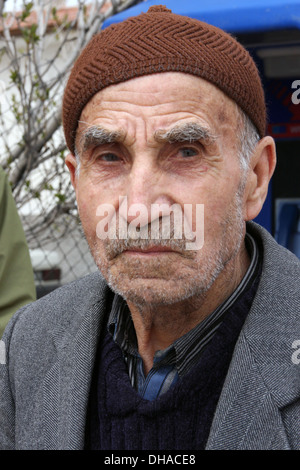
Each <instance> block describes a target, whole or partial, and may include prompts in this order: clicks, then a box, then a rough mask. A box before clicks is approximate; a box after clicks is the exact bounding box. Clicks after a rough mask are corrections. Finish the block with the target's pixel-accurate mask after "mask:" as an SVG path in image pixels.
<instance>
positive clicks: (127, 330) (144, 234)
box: [0, 6, 300, 450]
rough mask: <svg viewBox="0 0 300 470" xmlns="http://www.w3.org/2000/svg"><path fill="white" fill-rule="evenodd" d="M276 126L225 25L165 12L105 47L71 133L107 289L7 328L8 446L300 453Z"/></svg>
mask: <svg viewBox="0 0 300 470" xmlns="http://www.w3.org/2000/svg"><path fill="white" fill-rule="evenodd" d="M265 121H266V118H265V103H264V96H263V91H262V86H261V82H260V79H259V75H258V73H257V70H256V67H255V65H254V63H253V61H252V59H251V58H250V56H249V54H248V53H247V52H246V50H245V49H244V48H243V47H242V46H241V45H240V44H239V43H237V42H236V41H235V40H234V39H233V38H232V37H231V36H229V35H227V34H226V33H224V32H223V31H221V30H219V29H218V28H215V27H213V26H210V25H207V24H205V23H202V22H199V21H196V20H193V19H190V18H186V17H181V16H178V15H175V14H173V13H172V12H171V11H170V10H168V9H166V8H165V7H162V6H158V7H152V8H150V9H149V11H148V12H147V13H145V14H142V15H139V16H138V17H135V18H130V19H128V20H126V21H125V22H123V23H120V24H117V25H113V26H111V27H109V28H107V29H106V30H104V31H103V32H101V33H100V34H99V35H96V36H95V37H94V38H93V39H92V41H91V42H90V44H89V45H88V46H87V47H86V48H85V49H84V51H83V52H82V54H81V56H80V57H79V59H78V60H77V62H76V63H75V65H74V68H73V70H72V73H71V75H70V78H69V81H68V83H67V86H66V90H65V94H64V102H63V125H64V131H65V136H66V141H67V145H68V147H69V149H70V154H69V155H68V157H67V159H66V164H67V166H68V168H69V171H70V175H71V179H72V183H73V185H74V188H75V192H76V198H77V203H78V209H79V214H80V218H81V222H82V226H83V230H84V232H85V235H86V238H87V240H88V243H89V246H90V249H91V252H92V254H93V257H94V259H95V262H96V264H97V266H98V268H99V271H100V272H101V274H100V273H95V274H92V275H89V276H87V277H85V278H84V279H82V280H79V281H76V282H74V283H72V284H70V285H68V286H64V287H62V288H61V289H58V290H57V291H55V292H54V293H51V294H50V295H48V296H46V297H45V298H43V299H41V300H39V301H37V302H35V303H34V304H32V305H31V306H29V307H25V308H23V309H22V310H20V311H19V312H18V313H17V314H16V315H15V316H14V318H13V320H12V321H11V322H10V325H9V326H8V327H7V329H6V332H5V335H4V341H5V345H6V352H7V358H6V364H5V365H4V364H3V365H2V366H1V373H2V376H1V405H0V406H1V414H0V442H1V448H3V449H6V448H8V449H14V448H17V449H105V450H110V449H118V450H123V449H126V450H135V449H139V450H143V449H144V450H145V449H151V450H163V449H169V450H170V449H174V450H196V449H297V448H299V443H300V435H299V429H300V426H299V412H300V400H299V395H300V393H299V390H300V380H299V371H300V369H299V368H300V365H299V364H298V363H299V361H298V353H297V349H296V348H297V344H298V340H299V339H300V329H299V315H298V314H299V309H300V295H299V274H300V263H299V260H298V259H297V258H296V257H295V256H294V255H292V254H291V253H290V252H288V251H286V250H285V249H284V248H282V247H280V246H278V245H277V244H276V242H275V241H274V240H273V238H272V237H271V236H270V235H269V234H268V233H267V232H266V231H265V230H264V229H263V228H261V227H259V226H258V225H256V224H254V223H253V222H250V221H251V220H252V219H253V218H255V217H256V216H257V214H258V213H259V212H260V210H261V207H262V205H263V203H264V200H265V197H266V194H267V190H268V183H269V180H270V178H271V176H272V173H273V171H274V167H275V158H276V157H275V146H274V141H273V139H272V138H271V137H270V136H265V123H266V122H265ZM166 220H167V221H168V222H169V225H168V224H166V223H165V221H166ZM180 232H181V233H180Z"/></svg>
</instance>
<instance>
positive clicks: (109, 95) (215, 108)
mask: <svg viewBox="0 0 300 470" xmlns="http://www.w3.org/2000/svg"><path fill="white" fill-rule="evenodd" d="M134 107H135V108H138V107H140V108H141V109H143V112H144V116H146V118H147V115H148V116H150V117H152V116H153V115H155V112H156V110H157V112H158V113H160V114H165V121H166V122H167V121H168V116H172V113H173V114H174V115H178V116H180V115H186V116H187V117H188V116H189V115H190V117H191V118H193V117H194V116H202V118H203V119H204V120H205V119H206V120H207V122H210V123H213V124H212V127H214V128H215V129H214V132H216V131H217V130H218V128H221V127H224V126H229V127H230V128H231V129H232V128H234V129H235V130H236V127H237V123H238V118H239V112H238V109H239V108H238V106H237V104H236V103H235V102H234V101H233V100H232V99H231V98H229V97H228V96H227V95H225V93H223V92H222V90H220V89H219V88H217V87H216V86H215V85H213V84H212V83H210V82H208V81H207V80H205V79H202V78H200V77H196V76H193V75H189V74H186V73H182V72H165V73H159V74H152V75H146V76H143V77H136V78H133V79H131V80H128V81H125V82H122V83H119V84H114V85H110V86H108V87H106V88H104V89H103V90H101V91H99V92H97V93H96V94H95V95H94V96H93V97H92V98H91V99H90V100H89V102H88V103H87V104H86V106H85V107H84V109H83V111H82V113H81V116H80V120H79V123H78V128H77V134H76V144H78V139H79V138H80V135H81V133H82V132H83V131H84V130H86V128H87V126H89V124H90V123H92V122H93V121H94V120H95V119H96V118H97V116H103V115H106V116H109V115H110V114H111V115H113V113H114V112H115V111H123V112H124V115H126V112H128V114H129V112H130V111H131V110H132V109H133V108H134ZM133 112H137V111H135V110H134V111H133ZM116 115H118V114H116ZM170 119H172V118H171V117H170Z"/></svg>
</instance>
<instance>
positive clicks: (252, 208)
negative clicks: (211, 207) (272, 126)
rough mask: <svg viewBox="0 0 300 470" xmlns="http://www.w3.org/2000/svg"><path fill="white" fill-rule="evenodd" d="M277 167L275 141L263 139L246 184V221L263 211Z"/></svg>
mask: <svg viewBox="0 0 300 470" xmlns="http://www.w3.org/2000/svg"><path fill="white" fill-rule="evenodd" d="M275 166H276V149H275V142H274V139H273V138H272V137H270V136H266V137H263V138H262V139H261V140H260V141H259V142H258V144H257V146H256V149H255V151H254V154H253V155H252V158H251V161H250V169H249V170H248V177H247V183H246V193H245V195H246V201H245V211H246V213H245V220H253V219H254V218H255V217H256V216H257V215H258V214H259V213H260V211H261V209H262V206H263V204H264V202H265V199H266V197H267V194H268V186H269V182H270V179H271V177H272V175H273V173H274V170H275Z"/></svg>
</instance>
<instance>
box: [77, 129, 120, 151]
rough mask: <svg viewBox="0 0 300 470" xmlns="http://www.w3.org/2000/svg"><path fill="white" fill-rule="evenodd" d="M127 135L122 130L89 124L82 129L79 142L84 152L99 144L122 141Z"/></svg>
mask: <svg viewBox="0 0 300 470" xmlns="http://www.w3.org/2000/svg"><path fill="white" fill-rule="evenodd" d="M124 138H125V135H124V133H123V132H122V131H110V130H108V129H105V128H103V127H100V126H89V127H88V128H87V129H85V130H84V131H82V134H81V136H80V140H79V144H80V148H81V149H82V151H83V152H85V151H86V150H88V149H89V148H91V147H97V146H98V145H105V144H114V143H117V142H122V141H123V140H124Z"/></svg>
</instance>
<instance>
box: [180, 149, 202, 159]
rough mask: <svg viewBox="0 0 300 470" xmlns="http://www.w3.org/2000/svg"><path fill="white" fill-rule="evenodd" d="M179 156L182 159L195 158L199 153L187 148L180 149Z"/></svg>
mask: <svg viewBox="0 0 300 470" xmlns="http://www.w3.org/2000/svg"><path fill="white" fill-rule="evenodd" d="M178 154H179V156H180V157H182V158H189V157H194V156H195V155H197V154H198V152H197V150H196V149H193V148H190V147H185V148H182V149H180V150H179V151H178Z"/></svg>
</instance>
